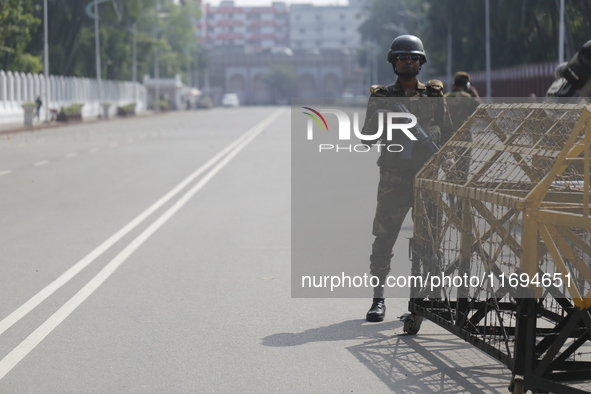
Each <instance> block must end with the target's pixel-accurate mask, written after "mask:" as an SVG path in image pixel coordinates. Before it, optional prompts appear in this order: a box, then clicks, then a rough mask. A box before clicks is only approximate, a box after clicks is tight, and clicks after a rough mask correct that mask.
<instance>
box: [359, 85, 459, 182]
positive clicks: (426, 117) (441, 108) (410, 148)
mask: <svg viewBox="0 0 591 394" xmlns="http://www.w3.org/2000/svg"><path fill="white" fill-rule="evenodd" d="M370 92H371V96H370V98H369V101H368V104H367V111H366V117H365V124H364V126H363V129H362V131H361V133H362V134H364V135H374V134H375V133H376V131H377V130H378V128H379V114H377V113H376V111H378V110H384V109H385V110H388V109H389V108H388V107H389V105H388V104H389V103H390V106H391V105H392V102H393V101H396V102H398V103H401V104H404V105H405V106H406V108H408V110H409V111H410V112H411V113H412V114H413V115H415V116H416V117H417V121H418V123H419V124H420V125H421V126H422V128H423V129H424V130H425V131H426V132H427V133H428V134H429V135H430V136H431V138H433V140H434V141H435V142H436V143H437V144H439V143H440V140H441V134H442V132H443V133H445V134H447V133H449V134H451V121H449V116H448V114H447V111H446V109H445V102H444V99H443V98H434V97H427V88H426V87H425V85H424V84H422V83H421V82H417V85H416V87H415V88H414V90H413V91H412V92H411V93H410V94H407V93H406V92H405V91H404V89H403V88H402V86H401V85H400V84H399V83H398V82H396V83H394V84H392V85H388V86H380V85H373V86H372V87H371V88H370ZM393 97H395V98H397V99H396V100H392V98H393ZM376 115H378V116H376ZM362 142H363V143H364V144H368V145H373V144H377V143H381V144H380V152H381V153H380V158H379V159H378V166H380V168H384V169H397V170H399V171H401V172H403V173H404V174H406V178H407V180H408V181H410V182H412V179H413V178H414V175H415V174H416V172H417V171H418V170H419V169H420V168H421V167H422V166H423V164H425V163H426V162H427V160H429V158H430V157H431V156H432V154H431V153H430V151H429V150H428V149H427V148H426V147H424V146H423V145H422V144H421V143H420V142H418V141H414V142H413V141H410V140H409V138H408V137H407V136H406V135H404V133H403V132H402V131H396V130H395V131H394V132H393V133H392V139H391V140H386V122H385V119H383V133H382V137H381V138H380V139H379V140H375V141H371V140H369V141H368V140H363V141H362ZM390 145H402V146H403V147H404V150H407V152H406V153H405V154H403V152H391V151H390V150H389V149H388V146H390ZM392 150H396V149H392Z"/></svg>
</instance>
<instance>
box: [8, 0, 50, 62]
mask: <svg viewBox="0 0 591 394" xmlns="http://www.w3.org/2000/svg"><path fill="white" fill-rule="evenodd" d="M33 12H34V7H33V3H32V0H0V59H1V62H2V63H1V64H2V66H1V67H2V68H3V69H5V70H14V71H20V69H19V66H23V67H25V68H27V70H24V71H38V70H36V69H37V68H38V66H39V62H40V61H39V59H35V57H34V56H31V55H28V54H26V53H25V52H24V50H25V47H26V46H27V44H28V43H29V42H30V41H31V33H32V31H34V30H35V29H36V28H37V27H38V26H39V25H40V24H41V20H40V19H39V18H36V17H35V16H34V15H33Z"/></svg>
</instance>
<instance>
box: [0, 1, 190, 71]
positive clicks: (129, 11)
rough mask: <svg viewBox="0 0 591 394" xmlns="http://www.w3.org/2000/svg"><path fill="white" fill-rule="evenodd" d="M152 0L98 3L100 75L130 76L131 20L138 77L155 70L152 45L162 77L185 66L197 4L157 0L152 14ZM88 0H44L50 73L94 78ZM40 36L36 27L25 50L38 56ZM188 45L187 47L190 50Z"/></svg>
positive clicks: (93, 37) (91, 27) (37, 14)
mask: <svg viewBox="0 0 591 394" xmlns="http://www.w3.org/2000/svg"><path fill="white" fill-rule="evenodd" d="M0 1H3V0H0ZM4 1H6V0H4ZM10 1H16V0H10ZM27 1H33V0H27ZM37 1H39V0H37ZM156 1H157V0H125V1H124V0H111V1H107V2H104V3H100V4H99V16H100V24H99V26H100V44H101V67H102V69H101V75H102V77H103V78H107V79H114V80H130V79H131V76H132V63H133V59H132V43H133V26H134V24H136V32H137V34H136V39H137V67H138V78H141V76H142V75H144V74H152V73H153V69H154V56H153V51H154V48H155V46H156V44H158V48H159V53H160V56H159V59H160V75H161V77H163V78H164V77H171V76H174V74H177V73H183V72H184V71H185V69H186V67H187V60H192V59H193V57H192V56H191V53H193V52H191V51H195V50H196V48H195V47H196V39H194V38H193V36H192V34H193V30H194V28H193V26H194V21H195V20H196V18H197V17H198V15H199V9H198V7H197V6H196V5H195V4H194V2H181V3H179V4H175V3H174V2H173V1H172V0H160V3H161V7H160V12H159V15H156V14H157V12H156ZM92 3H93V0H85V1H80V0H48V16H49V60H50V61H49V68H50V69H49V72H50V73H51V74H56V75H72V76H80V77H88V78H95V77H96V69H95V67H96V66H95V64H96V63H95V36H94V19H92V18H90V17H89V16H88V15H87V13H86V8H87V6H88V5H89V4H91V5H92ZM42 11H43V10H42V9H36V10H35V12H36V14H35V15H36V16H38V17H41V16H42ZM156 23H158V27H159V29H158V30H159V37H158V39H156V38H155V37H154V27H155V25H156ZM43 39H44V37H43V29H42V28H38V29H37V30H36V31H35V32H34V34H33V40H32V41H31V42H30V44H29V46H28V47H27V50H28V52H29V53H31V54H33V55H39V56H40V55H41V54H42V53H43ZM187 49H190V50H191V51H190V52H189V53H188V54H187ZM187 56H190V58H187Z"/></svg>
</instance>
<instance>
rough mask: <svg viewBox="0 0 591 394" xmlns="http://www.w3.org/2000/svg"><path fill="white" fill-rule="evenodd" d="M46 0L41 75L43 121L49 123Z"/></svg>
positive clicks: (44, 5) (44, 1) (45, 2)
mask: <svg viewBox="0 0 591 394" xmlns="http://www.w3.org/2000/svg"><path fill="white" fill-rule="evenodd" d="M47 19H48V18H47V0H43V68H44V70H43V75H44V76H45V123H49V120H50V118H49V43H48V41H49V37H48V30H49V29H48V27H47Z"/></svg>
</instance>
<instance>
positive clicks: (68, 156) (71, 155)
mask: <svg viewBox="0 0 591 394" xmlns="http://www.w3.org/2000/svg"><path fill="white" fill-rule="evenodd" d="M76 156H78V153H68V154H67V155H66V156H65V158H66V159H71V158H73V157H76Z"/></svg>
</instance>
